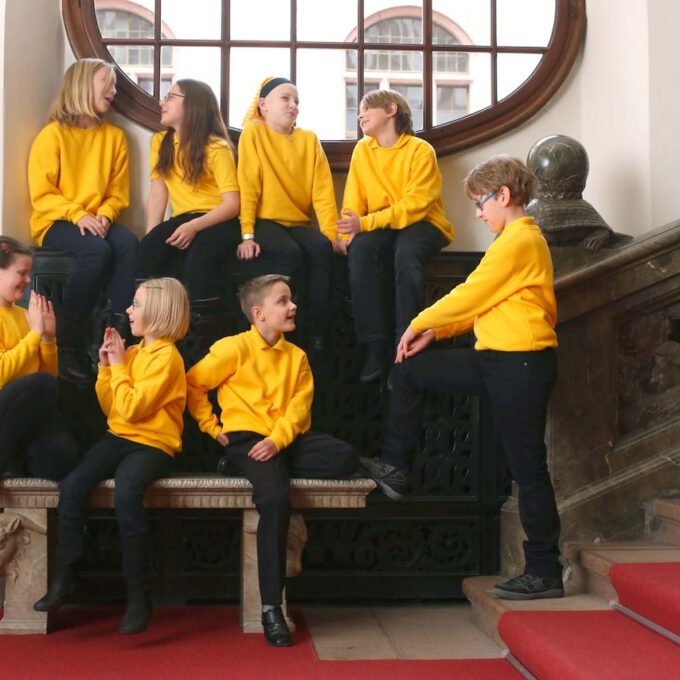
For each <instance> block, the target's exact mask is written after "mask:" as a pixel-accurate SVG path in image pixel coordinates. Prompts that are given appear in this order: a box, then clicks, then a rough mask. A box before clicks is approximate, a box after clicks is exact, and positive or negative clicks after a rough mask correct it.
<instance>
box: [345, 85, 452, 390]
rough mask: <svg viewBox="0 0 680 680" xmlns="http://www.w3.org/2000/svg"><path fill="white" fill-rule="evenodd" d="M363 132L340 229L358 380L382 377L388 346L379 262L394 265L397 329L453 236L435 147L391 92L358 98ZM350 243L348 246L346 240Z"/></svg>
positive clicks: (420, 303) (421, 301) (414, 308)
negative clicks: (360, 361) (360, 348)
mask: <svg viewBox="0 0 680 680" xmlns="http://www.w3.org/2000/svg"><path fill="white" fill-rule="evenodd" d="M359 125H360V126H361V131H362V132H363V133H364V135H365V137H364V138H363V139H362V140H360V141H359V142H358V143H357V145H356V147H355V148H354V152H353V154H352V162H351V164H350V167H349V175H348V177H347V184H346V186H345V195H344V198H343V202H342V205H343V210H342V214H343V215H344V217H343V218H342V219H340V220H339V222H338V232H339V233H340V234H345V235H347V236H349V239H348V240H346V241H340V242H339V243H340V244H344V248H345V249H346V252H347V256H348V260H349V280H350V289H351V294H352V306H353V312H354V327H355V332H356V335H357V340H358V341H359V343H361V344H362V345H365V347H366V358H365V361H364V366H363V368H362V369H361V374H360V376H359V377H360V379H361V381H362V382H371V381H372V380H376V379H378V378H380V377H381V376H382V374H383V369H384V366H385V359H386V357H387V356H388V353H389V349H390V347H391V343H390V342H389V340H390V337H391V333H390V332H389V331H388V330H387V328H386V325H387V324H386V313H385V305H384V301H383V295H382V291H381V289H380V275H379V266H378V265H379V262H380V261H381V260H385V259H386V258H389V260H393V262H394V285H395V297H396V310H395V312H396V334H395V338H399V337H400V336H401V334H402V333H403V332H404V330H405V329H406V326H407V325H408V322H409V321H410V320H411V319H412V318H413V317H414V316H415V315H416V314H417V313H418V312H419V311H420V310H421V309H423V307H424V306H425V277H424V271H423V270H424V266H425V263H426V262H427V260H428V259H429V258H430V257H431V256H432V255H434V254H436V253H437V252H439V251H440V250H441V249H442V248H443V247H444V246H445V245H447V244H448V243H450V242H451V239H452V238H453V227H452V226H451V223H450V222H449V220H448V219H447V218H446V215H445V214H444V205H443V203H442V199H441V189H442V178H441V174H440V172H439V167H438V166H437V157H436V155H435V152H434V149H433V148H432V147H431V146H430V145H429V144H428V143H427V142H426V141H424V140H422V139H418V138H417V137H415V136H414V133H413V119H412V116H411V108H410V106H409V104H408V102H407V101H406V99H404V97H403V96H402V95H400V94H399V93H398V92H394V91H392V90H375V91H373V92H369V93H368V94H367V95H365V96H364V98H363V99H362V100H361V108H360V113H359ZM348 243H349V245H347V244H348Z"/></svg>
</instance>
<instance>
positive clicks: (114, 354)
mask: <svg viewBox="0 0 680 680" xmlns="http://www.w3.org/2000/svg"><path fill="white" fill-rule="evenodd" d="M106 330H107V331H108V332H109V333H108V336H107V335H105V336H104V337H105V340H104V347H105V348H106V351H107V352H108V355H109V364H111V366H114V365H116V364H122V363H125V340H123V338H121V337H120V334H119V333H118V331H117V330H116V329H115V328H107V329H106Z"/></svg>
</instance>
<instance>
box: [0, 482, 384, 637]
mask: <svg viewBox="0 0 680 680" xmlns="http://www.w3.org/2000/svg"><path fill="white" fill-rule="evenodd" d="M373 489H375V482H373V481H372V480H370V479H347V480H315V479H293V480H291V492H290V495H291V503H292V506H293V508H294V509H297V510H300V509H305V508H324V509H326V508H335V509H339V508H363V507H366V496H367V495H368V494H369V493H370V492H371V491H372V490H373ZM251 495H252V487H251V485H250V482H248V480H246V479H243V478H239V477H220V476H216V475H205V476H200V475H198V476H191V477H189V476H186V477H171V478H167V479H160V480H158V481H157V482H154V483H153V484H151V485H150V486H149V488H148V489H147V491H146V495H145V498H144V501H145V506H146V507H148V508H170V509H192V510H195V509H201V510H203V509H210V508H219V509H242V510H243V523H242V530H241V532H242V540H241V603H240V619H241V628H242V629H243V631H244V632H246V633H255V632H261V631H262V625H261V623H260V616H261V605H260V594H259V586H258V577H257V545H256V543H257V542H256V531H257V522H258V513H257V510H256V509H255V506H254V505H253V502H252V500H251ZM113 497H114V481H113V480H112V479H109V480H106V481H104V482H102V483H101V484H99V486H97V487H96V488H95V490H94V491H93V492H92V494H91V496H90V501H89V505H90V507H93V508H112V507H113ZM58 501H59V491H58V489H57V484H56V483H55V482H51V481H47V480H44V479H31V478H25V479H12V480H7V481H4V482H0V507H2V508H4V509H5V511H4V513H2V514H0V574H2V573H4V574H5V602H4V617H3V618H2V620H0V634H9V633H14V634H28V633H46V632H47V631H48V630H49V625H50V620H49V613H46V612H37V611H35V610H34V609H33V603H34V602H35V601H36V600H38V599H39V598H40V597H42V596H43V595H44V594H45V592H46V590H47V579H48V571H47V546H48V542H47V512H48V510H49V509H50V508H56V507H57V504H58ZM306 540H307V530H306V527H305V523H304V520H303V518H302V515H301V514H300V513H296V512H294V513H293V514H292V516H291V524H290V531H289V535H288V567H287V575H288V576H295V575H297V574H298V573H300V571H301V555H302V550H303V548H304V546H305V543H306ZM284 607H285V602H284Z"/></svg>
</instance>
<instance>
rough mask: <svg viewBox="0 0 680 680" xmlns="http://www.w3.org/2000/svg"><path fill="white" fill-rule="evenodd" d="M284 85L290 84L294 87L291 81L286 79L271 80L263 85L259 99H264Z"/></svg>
mask: <svg viewBox="0 0 680 680" xmlns="http://www.w3.org/2000/svg"><path fill="white" fill-rule="evenodd" d="M285 83H290V84H291V85H294V84H295V83H293V81H292V80H288V78H272V79H271V80H270V81H269V82H268V83H265V84H264V85H263V86H262V89H261V90H260V97H266V96H267V95H268V94H269V93H270V92H271V91H272V90H273V89H274V88H275V87H278V86H279V85H284V84H285Z"/></svg>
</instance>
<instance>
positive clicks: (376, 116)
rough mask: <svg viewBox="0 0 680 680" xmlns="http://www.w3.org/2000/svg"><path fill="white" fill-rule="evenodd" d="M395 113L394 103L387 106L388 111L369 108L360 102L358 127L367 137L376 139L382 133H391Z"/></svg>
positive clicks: (379, 107)
mask: <svg viewBox="0 0 680 680" xmlns="http://www.w3.org/2000/svg"><path fill="white" fill-rule="evenodd" d="M396 113H397V105H396V104H395V103H394V102H392V103H391V104H390V105H389V107H388V110H385V109H383V108H382V107H381V106H376V107H371V108H369V107H368V106H366V104H365V103H363V102H362V104H361V109H360V110H359V127H360V128H361V131H362V132H363V133H364V135H367V136H368V137H377V136H378V135H379V134H380V133H382V132H393V131H394V116H395V115H396Z"/></svg>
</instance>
